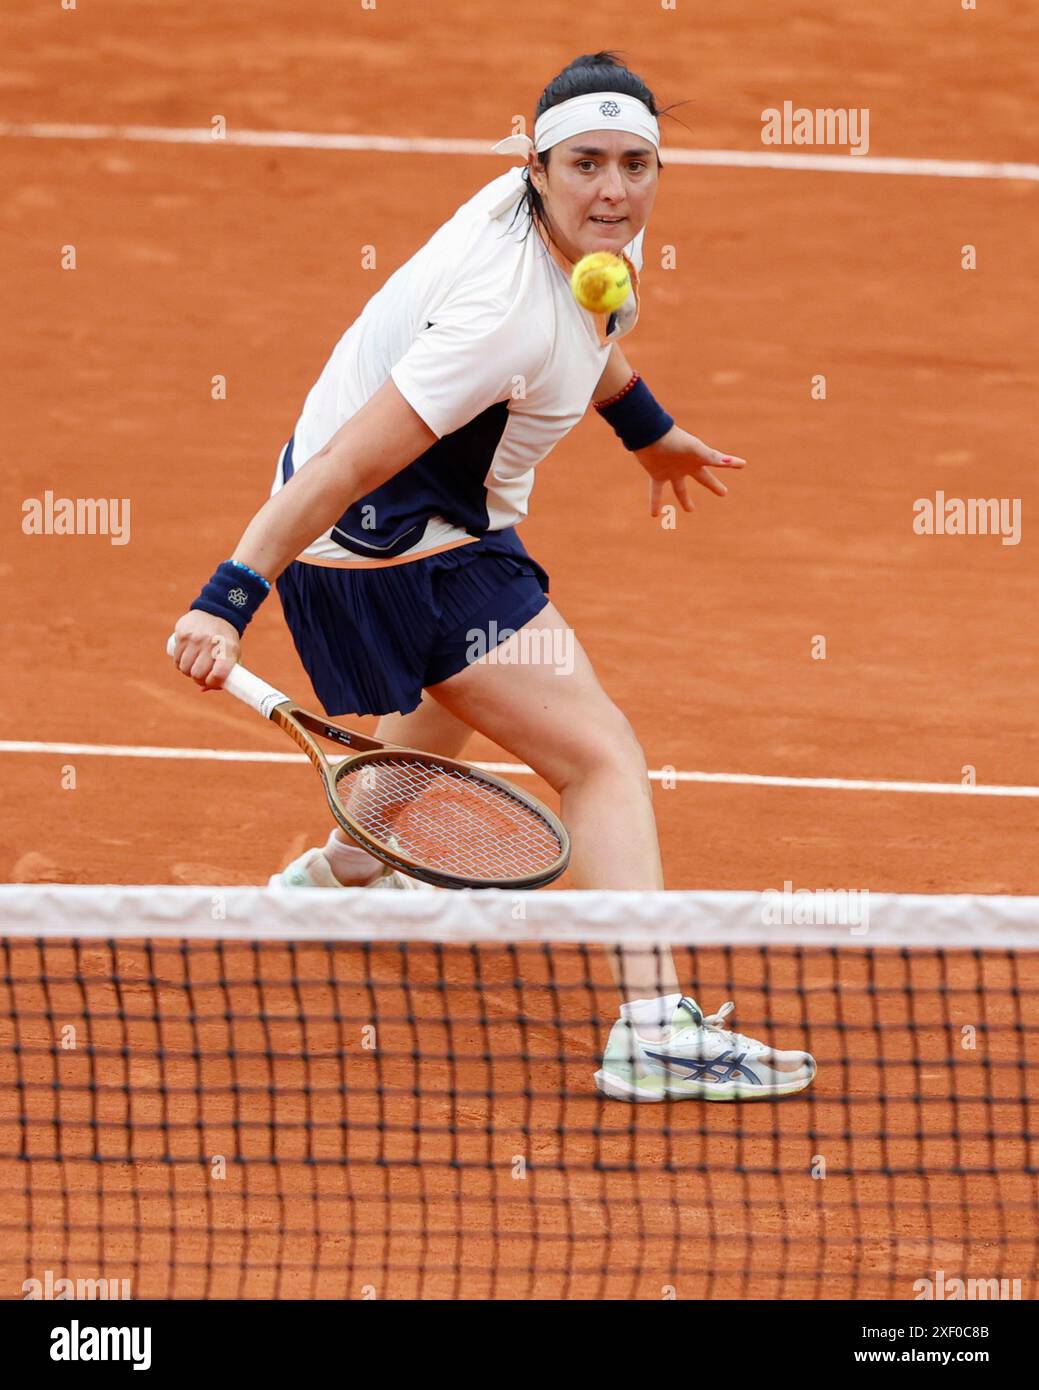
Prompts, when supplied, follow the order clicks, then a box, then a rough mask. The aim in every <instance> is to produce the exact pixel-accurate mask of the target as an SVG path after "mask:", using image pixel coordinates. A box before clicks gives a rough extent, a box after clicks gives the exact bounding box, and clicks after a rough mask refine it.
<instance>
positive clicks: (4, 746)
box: [0, 739, 1039, 797]
mask: <svg viewBox="0 0 1039 1390" xmlns="http://www.w3.org/2000/svg"><path fill="white" fill-rule="evenodd" d="M0 753H51V754H59V755H62V756H75V757H91V758H172V759H179V760H182V761H187V762H192V761H200V762H216V763H305V762H309V759H308V758H307V756H306V754H305V753H268V752H261V751H259V750H251V749H232V748H156V747H148V746H147V745H146V744H137V743H41V742H34V741H32V740H28V739H0ZM473 766H474V767H479V768H482V769H483V770H484V772H495V773H498V774H500V775H502V776H511V777H533V776H534V770H533V768H529V767H527V766H526V764H525V763H479V762H474V763H473ZM649 776H650V780H651V781H653V782H664V781H673V782H719V783H724V784H725V785H727V786H736V787H816V788H821V789H822V790H824V791H842V792H910V793H913V792H916V793H920V792H923V793H927V794H929V795H932V796H1024V797H1039V787H1026V786H1018V787H1014V786H1009V787H1008V786H998V785H996V784H992V785H991V786H986V785H983V784H982V785H977V786H973V787H970V786H964V785H963V784H962V783H960V782H869V781H865V780H864V779H861V778H854V777H773V776H765V775H763V774H759V773H753V772H679V771H677V770H675V769H674V768H670V767H664V768H659V769H653V770H652V771H651V772H650V774H649Z"/></svg>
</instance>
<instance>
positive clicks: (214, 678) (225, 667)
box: [206, 656, 234, 690]
mask: <svg viewBox="0 0 1039 1390" xmlns="http://www.w3.org/2000/svg"><path fill="white" fill-rule="evenodd" d="M233 665H234V662H233V661H229V660H228V659H227V657H226V656H225V657H218V659H217V660H216V661H214V662H213V669H212V670H211V671H210V673H209V675H208V676H207V677H206V686H207V688H208V689H209V690H220V689H222V688H223V684H224V681H226V680H227V678H228V676H229V675H230V674H231V667H232V666H233Z"/></svg>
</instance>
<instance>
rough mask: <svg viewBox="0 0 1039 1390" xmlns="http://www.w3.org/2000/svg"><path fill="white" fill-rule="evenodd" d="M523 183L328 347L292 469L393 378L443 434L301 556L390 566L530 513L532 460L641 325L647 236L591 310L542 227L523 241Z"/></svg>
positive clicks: (436, 241)
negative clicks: (627, 283)
mask: <svg viewBox="0 0 1039 1390" xmlns="http://www.w3.org/2000/svg"><path fill="white" fill-rule="evenodd" d="M523 187H524V185H523V180H522V171H521V169H520V168H519V167H515V168H512V169H510V170H509V171H508V173H506V174H503V175H501V177H500V178H496V179H494V180H493V181H492V182H491V183H489V184H487V185H486V186H485V187H484V188H481V189H480V191H479V192H478V193H477V194H475V196H474V197H472V198H470V199H469V201H468V202H467V203H464V204H463V205H462V206H461V207H460V208H459V209H458V211H457V212H456V213H455V215H454V216H453V217H452V218H450V220H449V221H447V222H445V223H444V225H443V226H442V227H440V229H439V230H438V231H437V232H436V233H434V235H433V236H432V237H431V238H430V239H429V241H428V242H427V243H426V244H425V246H423V247H422V248H421V250H419V251H417V252H416V253H415V255H414V256H412V257H411V259H410V260H409V261H407V262H406V263H405V264H404V265H402V266H401V267H400V269H399V270H397V271H395V272H394V274H393V275H391V276H390V278H389V279H388V280H387V281H386V283H385V284H384V285H383V287H382V288H381V289H380V290H379V291H378V292H377V293H376V294H374V295H373V296H372V298H371V299H370V300H369V301H368V303H367V305H366V306H365V308H364V311H363V312H362V313H361V315H360V317H359V318H357V319H356V320H355V321H354V323H353V324H351V326H350V327H349V329H347V331H346V333H344V335H343V337H342V338H341V339H340V340H339V342H338V343H337V344H336V347H335V349H334V350H333V352H332V355H331V357H330V358H329V359H328V362H327V363H326V364H325V367H324V369H323V371H322V373H321V375H320V377H319V378H318V380H317V382H316V383H315V385H314V386H313V388H312V389H311V391H310V393H309V394H308V396H307V399H306V402H305V403H304V406H303V411H302V414H301V415H300V418H299V421H298V422H297V425H296V429H295V432H294V435H293V443H292V467H293V469H296V468H299V467H301V466H304V465H305V463H306V460H307V459H308V458H311V457H312V456H313V455H314V454H315V453H317V451H318V450H319V449H320V448H322V446H323V445H324V444H326V443H327V442H328V440H329V439H330V438H331V437H332V435H333V434H335V432H336V431H337V430H338V429H339V428H340V426H341V425H342V424H343V423H344V422H345V421H346V420H348V419H349V418H350V417H351V416H352V415H353V414H355V412H356V411H358V410H359V409H360V408H361V406H362V405H363V404H364V403H365V401H367V400H368V399H369V398H370V397H371V396H373V395H374V394H375V392H376V391H377V390H378V389H379V387H380V386H382V385H383V383H384V382H385V381H386V379H387V377H390V376H392V378H393V380H394V382H395V384H396V386H397V388H398V390H399V391H400V393H401V394H402V395H403V396H404V398H405V399H406V400H407V401H408V403H409V404H410V405H411V406H412V407H413V409H414V410H415V411H416V412H417V414H419V415H420V416H421V417H422V419H423V420H424V421H425V422H426V424H427V425H428V426H429V428H430V429H431V430H432V431H433V433H434V434H436V435H437V438H438V443H437V444H435V445H434V446H432V447H431V448H430V449H429V450H427V452H426V453H425V454H423V455H422V456H421V457H420V458H419V459H416V460H415V461H414V462H413V463H411V464H409V465H408V467H407V468H405V469H403V470H402V471H401V472H400V473H398V474H397V475H396V476H395V477H394V478H391V479H390V480H389V482H388V483H385V484H383V485H382V487H380V488H377V489H376V490H375V491H374V492H372V493H370V494H369V495H368V496H367V497H366V498H361V499H359V500H358V501H357V502H356V503H354V505H353V506H352V507H351V508H350V510H349V511H348V512H347V513H346V514H345V515H344V516H343V517H342V518H341V519H340V521H339V522H338V523H337V524H336V525H335V526H333V527H331V528H330V529H329V530H328V531H327V532H325V534H324V535H323V536H321V537H319V538H318V539H317V540H315V541H314V543H313V544H312V545H310V546H308V547H307V549H306V551H304V556H305V557H306V558H316V559H325V560H333V561H334V560H337V559H338V560H340V561H348V562H352V563H354V564H356V563H357V562H358V561H361V562H362V563H363V561H364V560H369V561H371V562H373V563H376V564H377V563H380V561H381V562H385V561H386V560H387V559H395V560H396V561H397V562H398V563H399V561H400V558H401V557H402V556H407V557H408V558H417V557H419V556H420V555H422V554H424V553H426V552H428V551H430V550H435V549H438V548H442V547H444V546H445V545H450V544H457V543H458V542H459V541H461V540H465V539H467V538H471V537H473V536H480V535H484V534H486V533H487V532H490V531H500V530H503V529H505V528H507V527H511V526H514V525H515V524H517V523H518V522H520V521H522V520H523V518H524V517H525V516H526V514H527V503H528V499H529V497H530V492H531V488H532V486H533V482H534V466H535V465H536V464H537V463H538V462H539V461H540V460H541V459H543V458H544V457H545V455H546V454H548V453H549V451H550V450H551V449H552V447H553V445H555V444H557V443H558V442H559V440H561V439H562V438H563V437H564V435H566V434H567V433H568V432H569V431H570V430H571V429H573V427H574V425H576V424H577V422H578V420H580V419H581V417H582V416H583V415H584V413H585V411H586V410H587V408H588V404H589V402H590V400H591V397H592V392H593V391H594V389H595V386H596V384H597V382H598V381H599V378H600V377H601V376H602V373H603V370H604V368H605V366H606V361H607V358H608V356H609V351H610V347H611V345H612V344H613V343H614V342H616V341H617V339H619V338H621V337H623V336H624V335H625V334H626V333H629V332H630V331H631V329H632V328H633V327H634V326H635V322H636V320H637V318H638V272H639V271H640V270H641V269H642V235H643V234H642V233H641V232H640V233H639V235H638V236H637V237H636V238H635V239H634V240H633V241H632V242H631V243H630V244H629V245H628V246H627V247H626V248H625V255H626V257H627V258H628V260H629V262H630V267H631V269H632V270H633V272H634V273H633V274H632V285H633V289H632V291H631V292H630V293H629V295H628V298H627V300H626V301H625V303H624V304H623V305H621V307H620V309H618V310H617V312H616V313H615V314H612V315H610V316H609V318H607V317H606V316H605V315H596V314H592V313H590V312H589V311H588V310H586V309H582V308H581V306H580V305H579V304H578V303H577V301H576V300H575V299H574V297H573V294H572V293H571V290H570V283H569V265H568V263H567V262H566V261H565V259H564V258H563V257H562V256H561V254H560V253H559V252H558V250H557V249H556V248H554V247H553V248H551V250H550V249H549V248H546V246H545V243H544V241H543V240H542V238H541V236H540V235H539V234H538V231H537V229H536V228H530V230H529V231H528V232H527V235H526V236H524V235H523V233H524V231H525V230H526V229H527V228H528V227H529V219H528V217H527V214H526V211H525V209H524V208H522V207H520V209H519V212H518V213H517V206H518V204H519V203H520V198H521V194H522V191H523ZM283 458H284V454H283ZM282 463H283V459H282V460H279V467H278V472H277V476H276V478H275V483H274V489H273V490H274V491H277V489H278V488H279V487H280V486H282V483H283V481H284V479H283V476H282V472H283V469H282Z"/></svg>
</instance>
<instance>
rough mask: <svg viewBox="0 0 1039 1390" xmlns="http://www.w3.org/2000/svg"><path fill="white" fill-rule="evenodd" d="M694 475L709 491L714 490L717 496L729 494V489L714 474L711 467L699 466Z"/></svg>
mask: <svg viewBox="0 0 1039 1390" xmlns="http://www.w3.org/2000/svg"><path fill="white" fill-rule="evenodd" d="M693 477H694V478H695V479H696V481H697V482H698V483H699V484H700V486H701V487H705V488H706V489H707V491H708V492H713V493H714V494H715V496H716V497H727V496H728V494H729V489H728V488H727V487H726V486H725V484H724V483H723V482H721V481H720V480H719V479H718V478H716V477H715V476H714V474H713V473H712V472H711V470H710V469H709V468H698V469H697V470H696V472H695V473H694V474H693Z"/></svg>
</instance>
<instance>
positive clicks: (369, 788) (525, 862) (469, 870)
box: [336, 754, 562, 880]
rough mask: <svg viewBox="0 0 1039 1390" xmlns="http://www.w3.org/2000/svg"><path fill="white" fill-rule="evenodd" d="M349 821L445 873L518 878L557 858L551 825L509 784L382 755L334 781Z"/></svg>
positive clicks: (558, 848) (557, 843) (556, 840)
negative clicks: (515, 792) (518, 795)
mask: <svg viewBox="0 0 1039 1390" xmlns="http://www.w3.org/2000/svg"><path fill="white" fill-rule="evenodd" d="M336 794H337V798H338V800H339V802H340V805H341V806H342V808H343V810H344V811H345V812H346V814H347V816H349V817H350V819H351V820H353V821H354V822H355V824H357V825H358V826H359V827H360V829H361V830H362V831H363V832H364V834H365V835H367V836H368V837H369V838H370V839H372V840H374V841H376V842H378V843H379V844H381V845H382V846H384V847H385V848H387V849H390V850H391V851H395V852H396V853H399V854H403V855H406V856H407V857H408V858H410V859H414V860H416V861H417V862H419V863H421V864H424V865H426V866H427V867H428V868H431V869H435V870H439V871H441V872H444V873H450V874H456V875H458V876H459V877H462V878H470V879H476V880H481V879H490V880H496V879H518V878H524V877H526V876H528V875H533V874H538V873H541V872H543V871H544V870H546V869H548V868H550V867H551V866H552V865H553V864H555V863H556V861H557V860H558V859H559V856H560V853H561V849H562V846H561V843H560V840H559V836H558V835H557V834H556V832H555V830H554V829H553V828H552V826H551V825H550V824H549V823H548V821H546V820H545V819H544V818H543V817H542V816H540V815H539V814H538V813H537V811H535V810H533V809H532V808H531V807H529V806H528V805H527V804H526V803H525V802H523V801H521V800H520V799H519V797H517V796H515V795H513V794H512V793H511V792H510V791H509V790H508V788H507V787H504V786H497V785H495V784H494V783H493V782H489V781H485V780H484V779H483V778H481V777H478V776H476V775H474V774H470V773H467V772H465V771H464V770H462V769H459V768H445V767H440V766H438V765H436V764H430V763H427V762H420V761H418V760H417V759H411V758H407V757H402V756H401V755H399V754H397V755H386V756H385V757H380V758H377V759H372V760H370V761H367V762H365V763H362V764H361V765H359V766H356V765H355V766H353V767H350V766H348V767H346V768H344V769H343V772H342V773H341V774H340V776H339V777H338V778H337V779H336Z"/></svg>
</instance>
